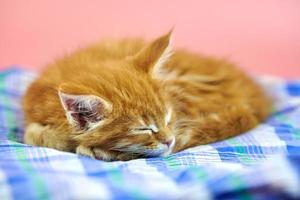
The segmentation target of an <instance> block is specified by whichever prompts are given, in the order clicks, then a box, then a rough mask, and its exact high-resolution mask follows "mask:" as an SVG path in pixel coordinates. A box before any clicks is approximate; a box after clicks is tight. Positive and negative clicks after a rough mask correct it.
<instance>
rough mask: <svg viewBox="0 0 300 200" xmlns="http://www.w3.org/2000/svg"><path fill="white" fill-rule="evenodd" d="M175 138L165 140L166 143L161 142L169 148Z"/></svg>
mask: <svg viewBox="0 0 300 200" xmlns="http://www.w3.org/2000/svg"><path fill="white" fill-rule="evenodd" d="M174 139H175V138H172V139H167V140H166V141H164V142H162V143H163V144H165V145H167V146H168V147H170V146H171V145H172V143H173V141H174Z"/></svg>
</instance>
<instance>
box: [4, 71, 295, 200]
mask: <svg viewBox="0 0 300 200" xmlns="http://www.w3.org/2000/svg"><path fill="white" fill-rule="evenodd" d="M34 77H35V74H34V73H32V72H28V71H24V70H20V69H17V68H11V69H10V70H6V71H3V72H1V73H0V199H1V200H5V199H28V200H29V199H30V200H32V199H300V81H284V80H281V79H276V78H271V77H262V78H260V79H259V81H260V83H261V84H262V85H263V86H264V87H265V88H266V91H267V92H268V93H269V94H270V95H271V96H273V98H274V99H275V110H274V114H273V115H272V116H271V117H270V118H269V119H268V120H267V121H266V122H265V123H263V124H261V125H260V126H258V127H257V128H255V129H253V130H251V131H249V132H247V133H244V134H242V135H240V136H237V137H234V138H231V139H228V140H225V141H222V142H217V143H214V144H210V145H203V146H198V147H195V148H191V149H188V150H185V151H183V152H180V153H177V154H174V155H171V156H168V157H164V158H149V159H137V160H131V161H127V162H121V161H118V162H104V161H99V160H93V159H90V158H87V157H82V156H78V155H76V154H72V153H67V152H60V151H57V150H54V149H49V148H42V147H32V146H28V145H25V144H22V134H23V124H22V117H23V116H22V111H21V105H20V99H21V96H22V94H23V93H24V91H25V89H26V87H27V86H28V84H29V83H30V82H31V81H32V80H33V79H34ZM36 101H38V99H36Z"/></svg>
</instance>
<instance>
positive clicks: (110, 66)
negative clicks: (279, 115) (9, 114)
mask: <svg viewBox="0 0 300 200" xmlns="http://www.w3.org/2000/svg"><path fill="white" fill-rule="evenodd" d="M170 36H171V33H168V34H166V35H163V36H161V37H159V38H157V39H155V40H154V41H152V42H150V43H144V42H143V41H142V40H139V39H125V40H120V41H104V42H102V43H100V44H96V45H94V46H91V47H89V48H85V49H81V50H78V51H77V52H75V53H74V54H71V55H67V56H65V57H64V58H62V59H60V60H57V61H56V62H54V63H53V64H50V65H49V66H48V67H47V68H46V70H45V71H44V72H43V73H42V74H41V75H40V77H39V78H38V79H37V80H35V81H34V82H33V83H32V84H31V86H30V87H29V88H28V90H27V92H26V94H25V96H24V99H23V108H24V113H25V123H26V130H25V136H24V140H25V143H27V144H30V145H36V146H45V147H51V148H55V149H58V150H62V151H70V152H76V153H78V154H81V155H86V156H90V157H93V158H96V159H102V160H129V159H134V158H138V157H154V156H165V155H169V154H170V153H172V152H178V151H181V150H183V149H186V148H188V147H193V146H196V145H201V144H207V143H211V142H215V141H218V140H223V139H225V138H228V137H232V136H234V135H237V134H240V133H242V132H245V131H247V130H249V129H251V128H253V127H255V126H256V125H257V124H258V123H260V122H261V121H263V120H264V119H265V118H266V117H267V116H268V114H269V113H270V107H271V103H270V101H269V99H268V98H267V97H266V96H265V94H264V93H263V91H262V90H261V88H260V87H259V86H257V85H256V83H254V82H253V81H252V80H250V79H249V78H248V77H247V76H246V75H245V74H244V73H243V72H241V71H239V70H238V69H236V68H235V67H234V65H233V64H231V63H229V62H227V61H224V60H217V59H212V58H208V57H204V56H200V55H196V54H193V53H189V52H187V51H184V50H178V51H176V52H174V53H173V52H172V50H171V48H170V44H169V43H170Z"/></svg>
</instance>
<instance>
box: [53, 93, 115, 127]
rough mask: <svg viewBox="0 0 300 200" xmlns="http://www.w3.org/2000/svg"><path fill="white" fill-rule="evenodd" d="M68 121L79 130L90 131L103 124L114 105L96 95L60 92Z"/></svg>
mask: <svg viewBox="0 0 300 200" xmlns="http://www.w3.org/2000/svg"><path fill="white" fill-rule="evenodd" d="M58 95H59V98H60V101H61V104H62V106H63V108H64V110H65V112H66V116H67V119H68V122H69V123H70V124H71V125H72V126H73V127H74V128H75V129H76V130H77V131H89V130H92V129H95V128H97V127H99V126H100V125H101V123H102V122H103V120H105V118H106V117H107V115H108V114H109V113H110V112H111V110H112V106H111V104H110V103H108V102H107V101H105V100H104V99H102V98H100V97H98V96H94V95H73V94H67V93H64V92H62V91H59V92H58Z"/></svg>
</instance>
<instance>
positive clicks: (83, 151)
mask: <svg viewBox="0 0 300 200" xmlns="http://www.w3.org/2000/svg"><path fill="white" fill-rule="evenodd" d="M76 153H77V154H79V155H82V156H88V157H91V158H96V157H95V153H94V151H93V149H92V148H91V147H85V146H82V145H79V146H78V147H77V148H76Z"/></svg>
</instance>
